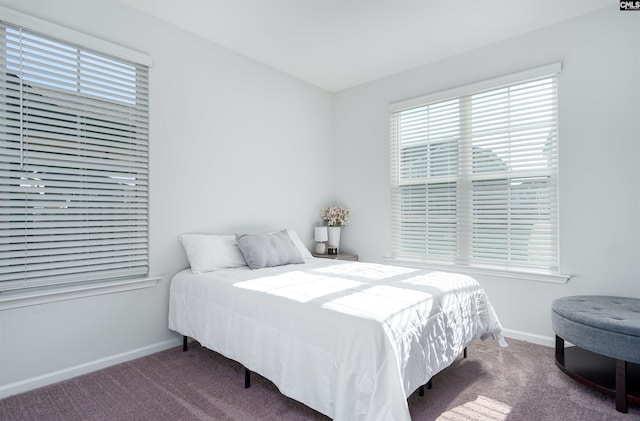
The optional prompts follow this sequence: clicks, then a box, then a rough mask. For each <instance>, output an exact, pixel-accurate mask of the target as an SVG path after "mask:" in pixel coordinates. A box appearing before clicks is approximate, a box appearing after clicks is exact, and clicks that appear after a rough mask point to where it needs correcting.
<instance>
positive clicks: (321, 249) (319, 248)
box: [316, 242, 327, 254]
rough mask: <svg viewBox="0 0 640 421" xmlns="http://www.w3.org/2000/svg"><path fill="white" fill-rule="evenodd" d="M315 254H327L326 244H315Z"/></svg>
mask: <svg viewBox="0 0 640 421" xmlns="http://www.w3.org/2000/svg"><path fill="white" fill-rule="evenodd" d="M316 254H327V243H323V242H318V243H316Z"/></svg>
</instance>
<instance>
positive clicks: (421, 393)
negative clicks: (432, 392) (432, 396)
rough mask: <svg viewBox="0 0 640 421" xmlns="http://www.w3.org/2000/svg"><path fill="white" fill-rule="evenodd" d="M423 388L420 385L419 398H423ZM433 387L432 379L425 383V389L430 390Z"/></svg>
mask: <svg viewBox="0 0 640 421" xmlns="http://www.w3.org/2000/svg"><path fill="white" fill-rule="evenodd" d="M424 386H425V385H422V386H420V387H419V388H418V395H420V396H424ZM432 387H433V379H429V381H428V382H427V389H431V388H432Z"/></svg>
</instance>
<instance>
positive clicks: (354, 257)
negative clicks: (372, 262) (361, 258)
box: [313, 253, 358, 262]
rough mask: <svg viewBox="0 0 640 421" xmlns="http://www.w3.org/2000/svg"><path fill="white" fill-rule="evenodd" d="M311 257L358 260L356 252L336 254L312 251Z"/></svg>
mask: <svg viewBox="0 0 640 421" xmlns="http://www.w3.org/2000/svg"><path fill="white" fill-rule="evenodd" d="M313 257H320V258H322V259H333V260H351V261H353V262H357V261H358V255H357V254H351V253H338V254H315V253H313Z"/></svg>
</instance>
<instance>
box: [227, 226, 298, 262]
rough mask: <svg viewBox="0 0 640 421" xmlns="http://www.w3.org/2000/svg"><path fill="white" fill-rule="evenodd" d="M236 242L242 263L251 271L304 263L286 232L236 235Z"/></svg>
mask: <svg viewBox="0 0 640 421" xmlns="http://www.w3.org/2000/svg"><path fill="white" fill-rule="evenodd" d="M236 241H237V242H238V247H239V248H240V252H241V253H242V256H243V257H244V261H245V262H247V265H248V266H249V267H250V268H251V269H260V268H265V267H271V266H281V265H286V264H289V263H304V260H303V259H302V255H301V254H300V251H299V250H298V249H297V248H296V246H295V244H293V241H291V238H289V235H288V234H287V231H280V232H274V233H271V234H256V235H250V234H236Z"/></svg>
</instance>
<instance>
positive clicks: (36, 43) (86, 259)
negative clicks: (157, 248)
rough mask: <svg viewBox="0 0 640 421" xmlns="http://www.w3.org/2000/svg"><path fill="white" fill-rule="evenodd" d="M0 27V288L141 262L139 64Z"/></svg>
mask: <svg viewBox="0 0 640 421" xmlns="http://www.w3.org/2000/svg"><path fill="white" fill-rule="evenodd" d="M0 37H1V42H0V48H1V51H0V65H1V66H2V74H1V75H0V155H1V159H0V291H1V290H7V289H13V288H22V287H25V285H26V286H39V285H50V284H58V283H67V282H80V281H91V280H97V279H114V278H122V277H133V276H139V275H145V274H147V272H148V67H147V66H145V65H141V64H136V63H133V62H128V61H125V60H122V59H118V58H114V57H111V56H108V55H105V54H101V53H99V52H96V51H92V50H89V49H87V48H83V47H81V46H78V45H74V44H72V43H68V42H64V41H61V40H57V39H52V38H49V37H47V36H44V35H41V34H39V33H35V32H30V31H29V30H28V29H25V28H21V27H18V26H13V25H11V24H9V23H5V22H0Z"/></svg>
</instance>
